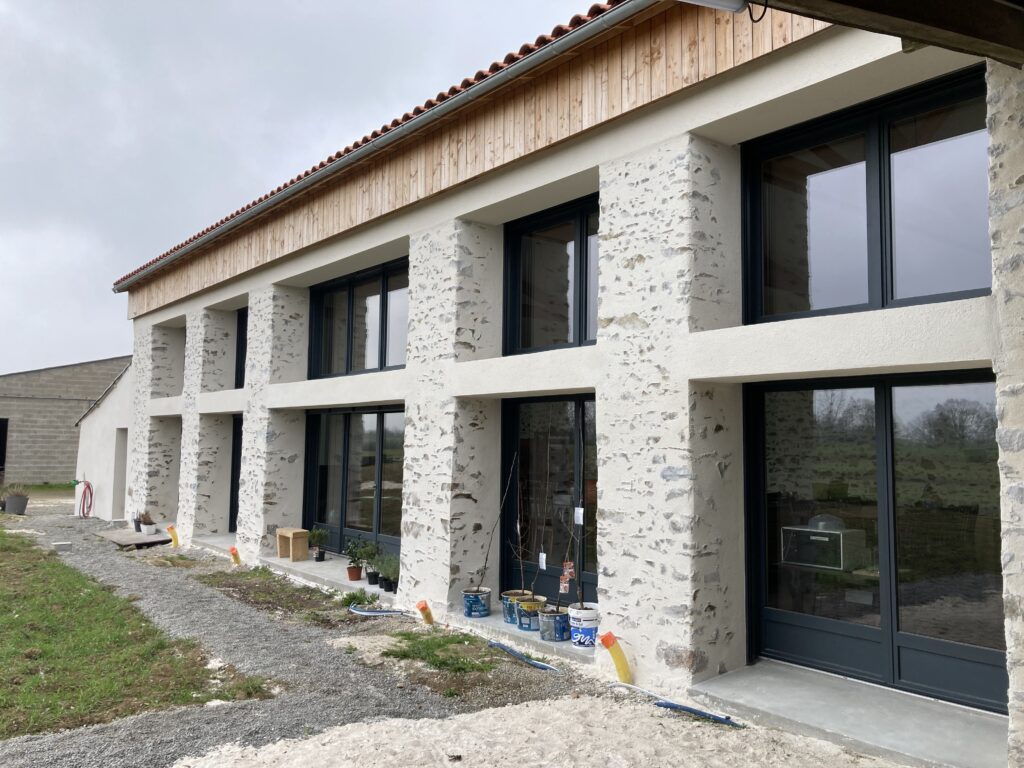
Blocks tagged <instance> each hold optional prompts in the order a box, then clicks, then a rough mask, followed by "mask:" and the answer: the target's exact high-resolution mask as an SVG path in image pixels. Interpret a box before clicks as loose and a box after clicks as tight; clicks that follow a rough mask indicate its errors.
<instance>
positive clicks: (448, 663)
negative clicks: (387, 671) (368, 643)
mask: <svg viewBox="0 0 1024 768" xmlns="http://www.w3.org/2000/svg"><path fill="white" fill-rule="evenodd" d="M393 637H395V638H397V639H398V640H400V641H401V642H400V644H399V645H398V646H397V647H395V648H388V649H387V650H385V651H383V652H382V653H381V656H387V657H389V658H392V659H414V660H416V661H422V662H423V663H424V664H426V665H427V666H428V667H432V668H434V669H437V670H440V671H442V672H454V673H456V674H463V673H466V672H489V671H490V670H492V669H494V662H493V661H491V660H490V659H487V658H484V659H476V658H473V657H472V656H470V655H469V654H468V653H466V652H465V651H467V650H474V651H476V650H478V647H479V643H480V641H479V640H478V639H477V638H475V637H473V636H472V635H466V634H463V633H459V632H455V633H449V632H445V631H443V630H435V631H433V632H395V633H394V635H393ZM460 651H462V652H460Z"/></svg>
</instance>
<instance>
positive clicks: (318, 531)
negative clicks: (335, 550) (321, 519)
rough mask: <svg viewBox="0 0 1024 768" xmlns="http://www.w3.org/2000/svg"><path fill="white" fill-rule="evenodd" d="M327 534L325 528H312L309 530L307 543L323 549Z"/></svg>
mask: <svg viewBox="0 0 1024 768" xmlns="http://www.w3.org/2000/svg"><path fill="white" fill-rule="evenodd" d="M328 536H329V534H328V533H327V529H326V528H314V529H313V530H311V531H310V532H309V545H310V546H311V547H316V548H317V549H323V547H324V545H326V544H327V538H328Z"/></svg>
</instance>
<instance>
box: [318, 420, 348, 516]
mask: <svg viewBox="0 0 1024 768" xmlns="http://www.w3.org/2000/svg"><path fill="white" fill-rule="evenodd" d="M344 440H345V423H344V417H342V416H337V415H330V416H321V417H320V443H319V447H318V450H317V467H316V468H317V477H316V521H317V522H318V523H320V524H321V525H329V526H331V527H333V528H337V527H338V526H339V525H340V523H341V467H342V461H343V459H342V453H343V452H344V450H345V446H344Z"/></svg>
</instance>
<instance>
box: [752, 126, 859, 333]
mask: <svg viewBox="0 0 1024 768" xmlns="http://www.w3.org/2000/svg"><path fill="white" fill-rule="evenodd" d="M762 173H763V184H764V188H763V194H764V210H763V211H762V216H763V218H764V221H763V225H762V226H763V230H764V313H765V314H766V315H774V314H782V313H786V312H806V311H808V310H815V309H826V308H828V307H843V306H849V305H854V304H864V303H866V302H867V301H868V234H867V229H868V227H867V182H866V176H865V163H864V137H863V136H853V137H850V138H847V139H842V140H840V141H833V142H829V143H827V144H821V145H819V146H816V147H810V148H809V149H804V150H801V151H799V152H794V153H792V154H790V155H785V156H783V157H778V158H775V159H774V160H769V161H767V162H766V163H765V164H764V166H763V169H762Z"/></svg>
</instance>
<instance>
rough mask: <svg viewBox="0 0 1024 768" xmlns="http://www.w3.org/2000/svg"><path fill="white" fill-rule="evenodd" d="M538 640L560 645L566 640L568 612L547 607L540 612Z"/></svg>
mask: <svg viewBox="0 0 1024 768" xmlns="http://www.w3.org/2000/svg"><path fill="white" fill-rule="evenodd" d="M539 618H540V639H541V640H549V641H551V642H553V643H560V642H564V641H565V640H568V639H569V637H570V634H569V611H568V609H567V608H555V607H554V606H548V607H547V608H546V609H544V610H543V611H541V612H540V617H539Z"/></svg>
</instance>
